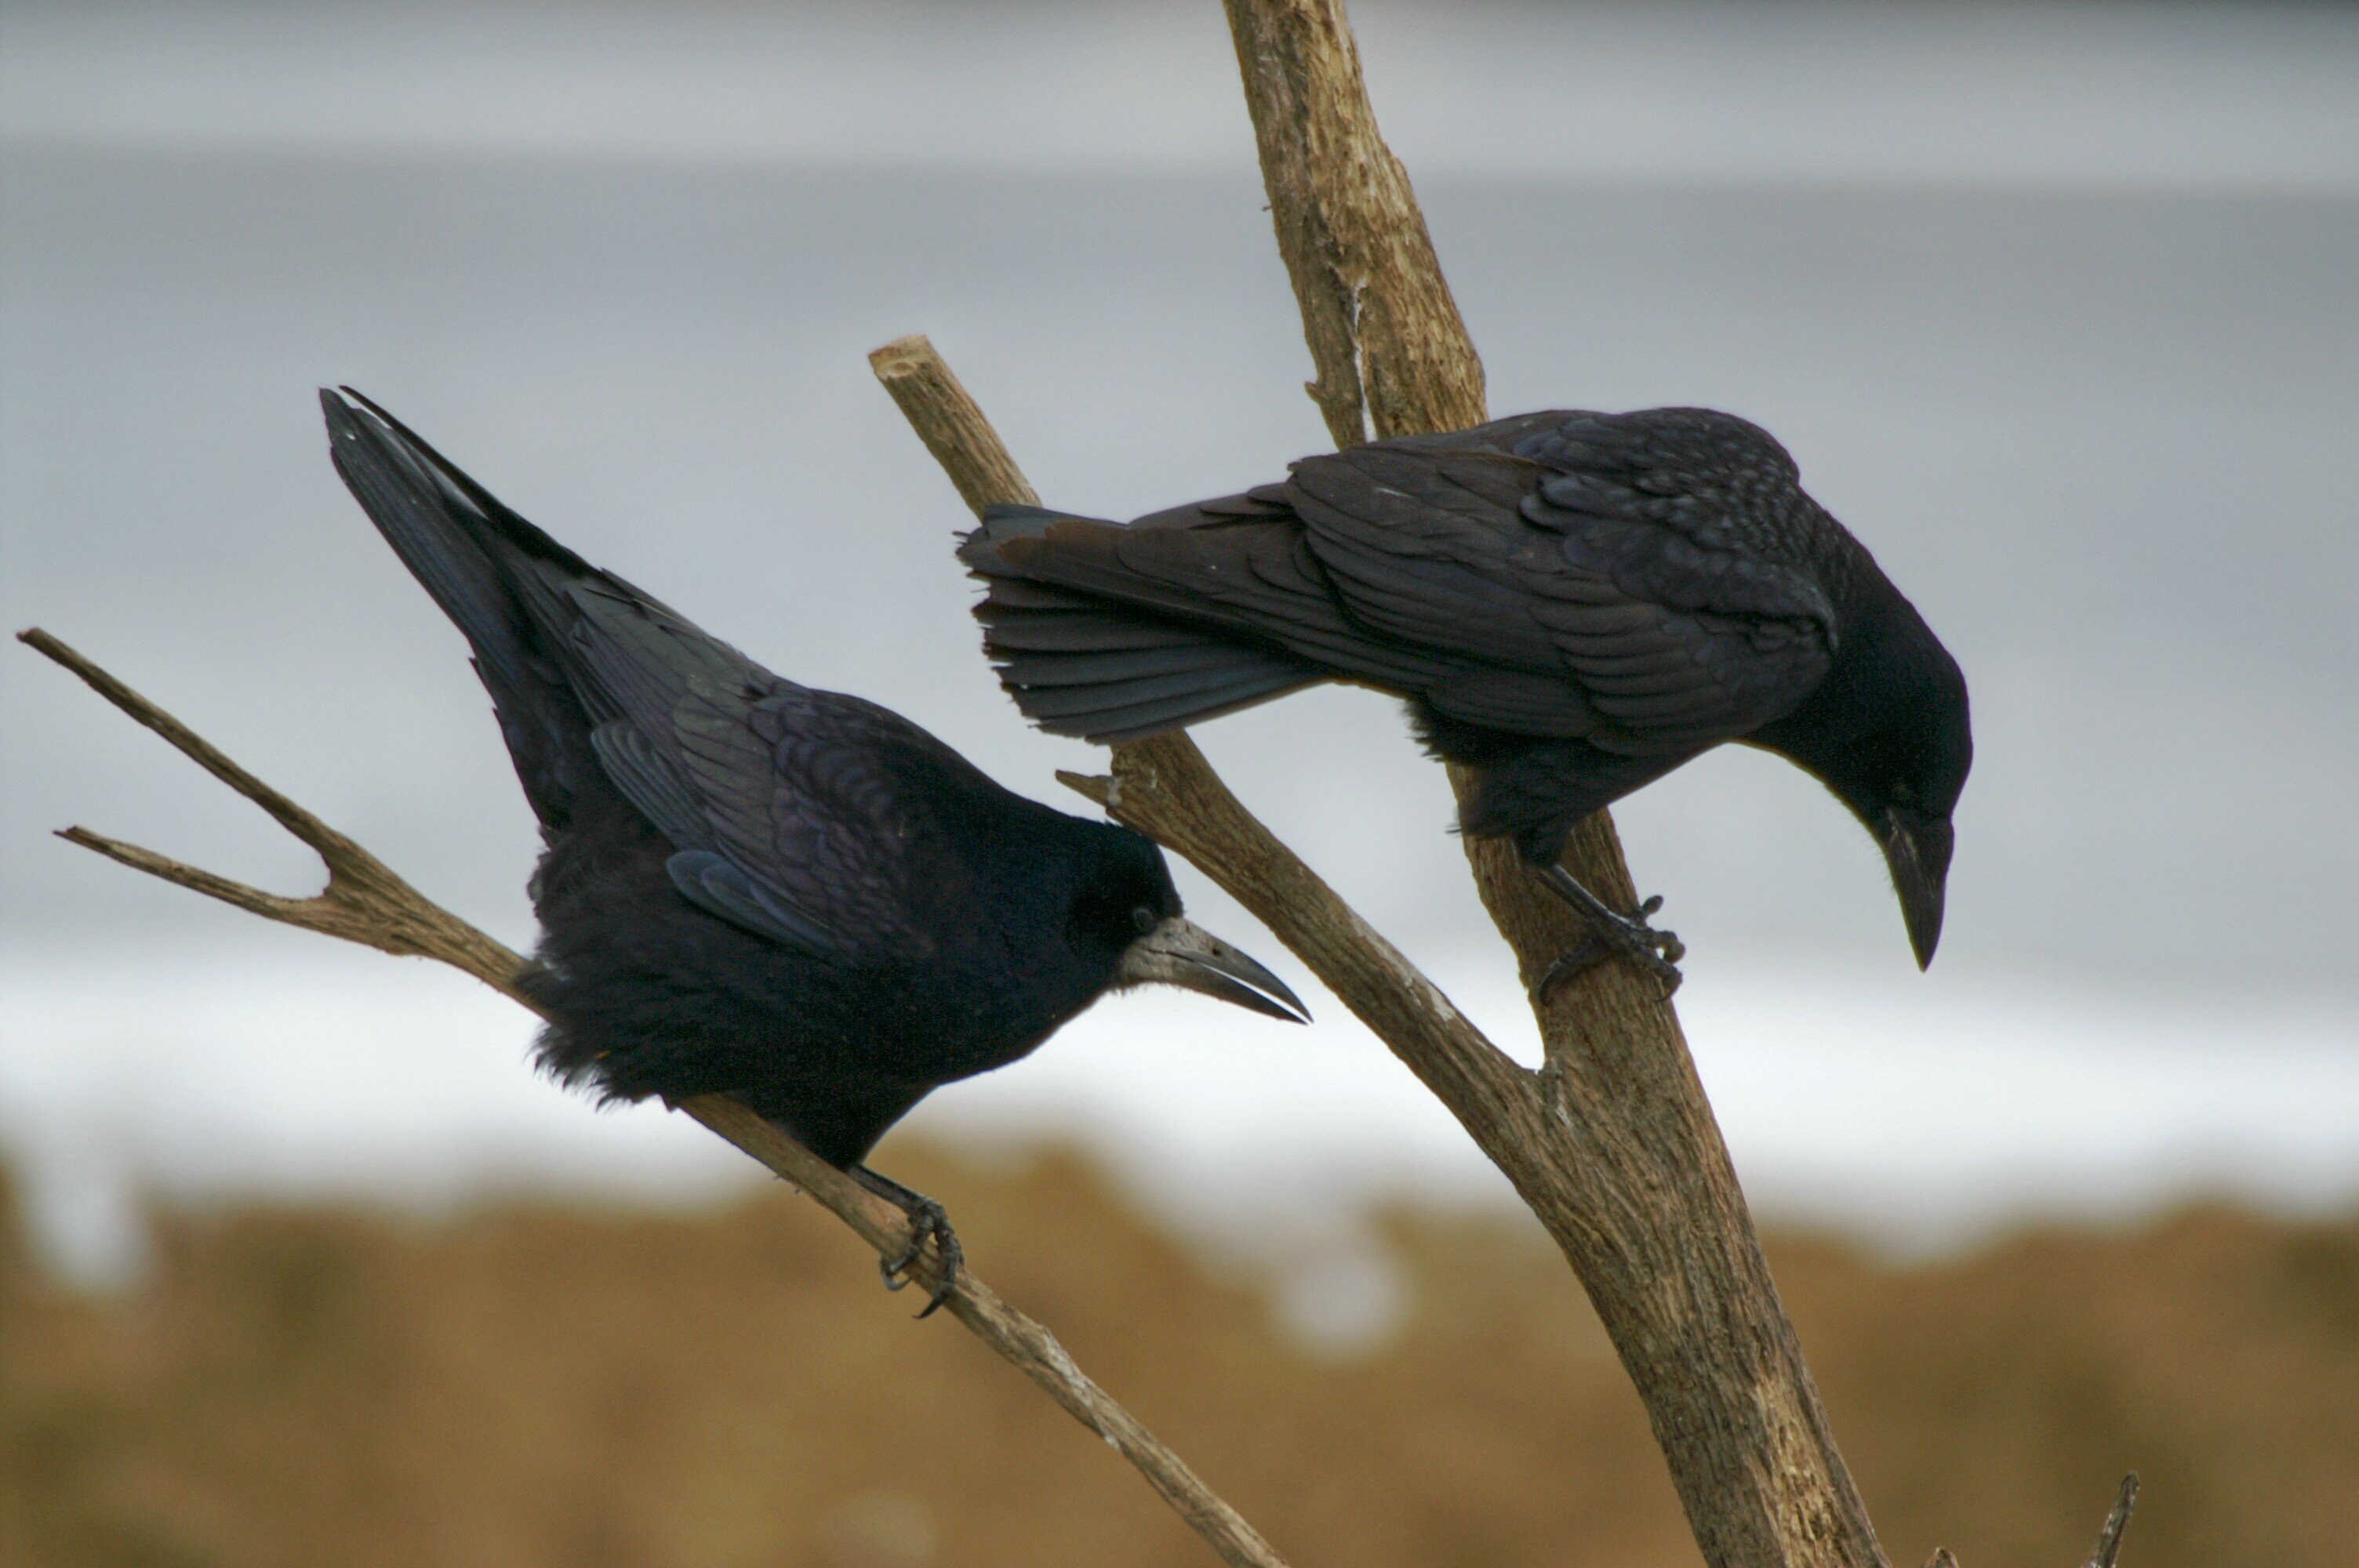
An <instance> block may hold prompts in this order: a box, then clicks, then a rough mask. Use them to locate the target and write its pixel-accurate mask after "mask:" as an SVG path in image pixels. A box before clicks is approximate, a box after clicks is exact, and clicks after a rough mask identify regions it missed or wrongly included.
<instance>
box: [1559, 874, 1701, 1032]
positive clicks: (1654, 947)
mask: <svg viewBox="0 0 2359 1568" xmlns="http://www.w3.org/2000/svg"><path fill="white" fill-rule="evenodd" d="M1538 875H1539V879H1540V881H1543V882H1545V883H1547V884H1548V887H1549V891H1550V892H1554V893H1555V894H1556V895H1557V897H1559V898H1560V899H1562V900H1564V902H1565V903H1569V904H1571V905H1572V907H1573V908H1574V909H1575V910H1577V911H1579V912H1580V914H1581V917H1582V919H1583V920H1586V921H1587V922H1589V933H1590V934H1589V935H1587V936H1586V937H1584V938H1582V944H1581V946H1578V947H1575V948H1574V949H1573V950H1572V951H1571V952H1570V953H1567V954H1566V955H1565V956H1564V957H1561V958H1559V959H1558V960H1557V961H1556V962H1555V963H1553V964H1550V965H1549V970H1548V973H1547V974H1545V975H1543V976H1541V977H1540V987H1539V995H1540V998H1541V1000H1547V998H1548V994H1549V991H1550V990H1551V989H1555V986H1556V984H1557V982H1558V981H1560V980H1567V979H1571V978H1572V977H1573V976H1575V975H1577V974H1579V973H1581V972H1582V970H1583V969H1586V968H1589V967H1590V966H1591V965H1592V964H1595V963H1598V962H1601V961H1602V960H1603V959H1604V958H1606V957H1608V956H1613V955H1618V956H1619V957H1624V958H1627V959H1628V960H1629V961H1630V962H1632V963H1634V964H1636V965H1637V966H1638V967H1639V968H1642V969H1645V970H1647V971H1648V972H1649V973H1651V974H1652V975H1653V976H1654V977H1655V978H1656V979H1658V980H1660V981H1661V982H1662V985H1663V995H1664V996H1665V997H1666V998H1668V997H1669V995H1670V994H1671V993H1672V992H1673V991H1675V990H1677V989H1680V959H1681V958H1683V957H1686V956H1687V951H1688V950H1687V945H1686V944H1685V943H1683V942H1681V941H1680V939H1679V938H1678V937H1677V936H1675V935H1672V934H1671V933H1669V932H1668V931H1658V930H1656V929H1655V928H1654V927H1653V926H1651V925H1647V916H1648V915H1650V914H1654V913H1655V911H1657V910H1658V909H1660V908H1662V907H1663V901H1662V900H1661V898H1659V897H1657V898H1650V899H1648V900H1647V902H1646V903H1642V904H1640V905H1639V906H1638V913H1637V914H1635V915H1629V914H1614V911H1612V910H1611V909H1608V908H1607V907H1606V906H1605V901H1604V900H1603V899H1601V898H1599V897H1598V896H1597V895H1596V894H1595V893H1593V892H1590V891H1589V890H1588V889H1587V888H1585V887H1583V886H1582V885H1581V881H1580V879H1578V878H1576V877H1575V876H1574V875H1573V874H1572V873H1571V871H1566V870H1565V869H1564V868H1563V867H1562V866H1557V865H1550V866H1543V867H1541V868H1540V869H1539V872H1538Z"/></svg>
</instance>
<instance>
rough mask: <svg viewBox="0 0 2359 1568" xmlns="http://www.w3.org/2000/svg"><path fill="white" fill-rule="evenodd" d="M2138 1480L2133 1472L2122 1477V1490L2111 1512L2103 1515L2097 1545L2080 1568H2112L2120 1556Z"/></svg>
mask: <svg viewBox="0 0 2359 1568" xmlns="http://www.w3.org/2000/svg"><path fill="white" fill-rule="evenodd" d="M2137 1495H2138V1478H2137V1472H2136V1471H2135V1470H2133V1471H2131V1472H2130V1473H2129V1474H2128V1475H2126V1476H2123V1477H2122V1489H2121V1491H2120V1492H2119V1493H2117V1494H2115V1496H2114V1506H2113V1509H2112V1511H2111V1512H2109V1513H2107V1514H2106V1515H2105V1524H2104V1529H2103V1530H2099V1531H2097V1544H2096V1547H2095V1549H2094V1550H2093V1551H2092V1552H2090V1553H2089V1561H2088V1562H2086V1563H2083V1564H2082V1568H2114V1561H2115V1560H2116V1559H2117V1558H2119V1557H2120V1556H2121V1554H2122V1532H2123V1531H2125V1530H2128V1529H2129V1527H2130V1510H2131V1509H2134V1508H2136V1507H2137Z"/></svg>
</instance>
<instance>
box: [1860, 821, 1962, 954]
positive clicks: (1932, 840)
mask: <svg viewBox="0 0 2359 1568" xmlns="http://www.w3.org/2000/svg"><path fill="white" fill-rule="evenodd" d="M1879 837H1880V838H1882V839H1883V840H1884V861H1885V864H1886V865H1888V866H1890V867H1891V868H1892V888H1893V891H1894V892H1897V893H1898V894H1899V895H1900V916H1901V918H1902V919H1903V920H1906V921H1907V922H1908V946H1911V947H1913V948H1915V949H1916V950H1917V967H1918V968H1920V969H1921V968H1926V967H1927V966H1928V965H1930V964H1931V963H1932V961H1933V949H1934V948H1935V947H1937V946H1940V941H1941V903H1942V894H1943V890H1944V889H1945V888H1946V887H1947V886H1948V885H1949V880H1950V851H1951V849H1953V848H1954V847H1955V846H1956V843H1957V839H1956V838H1955V836H1954V834H1953V833H1952V831H1951V827H1950V821H1949V818H1947V817H1940V818H1930V817H1922V816H1908V815H1904V814H1903V813H1901V812H1898V811H1886V813H1885V814H1884V831H1883V833H1882V834H1881V835H1879Z"/></svg>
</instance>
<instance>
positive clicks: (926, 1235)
mask: <svg viewBox="0 0 2359 1568" xmlns="http://www.w3.org/2000/svg"><path fill="white" fill-rule="evenodd" d="M850 1175H851V1176H852V1178H853V1180H854V1181H856V1182H858V1183H859V1184H861V1185H862V1186H864V1187H866V1188H867V1189H868V1190H869V1191H870V1192H872V1193H875V1195H877V1196H878V1197H881V1198H883V1199H885V1200H886V1202H888V1203H891V1204H893V1205H895V1206H897V1207H898V1208H899V1209H900V1210H901V1212H902V1213H903V1214H906V1215H908V1217H909V1238H908V1242H907V1243H906V1244H904V1245H903V1247H902V1249H901V1250H900V1251H899V1252H898V1253H897V1254H896V1255H894V1256H893V1257H890V1258H880V1259H878V1260H877V1263H876V1267H877V1271H879V1272H880V1273H882V1274H883V1275H884V1276H885V1288H886V1290H888V1291H897V1290H900V1289H902V1288H903V1287H905V1286H907V1285H908V1282H909V1280H910V1274H909V1270H910V1268H911V1267H912V1266H913V1265H914V1264H915V1263H916V1262H917V1261H918V1259H919V1255H920V1254H922V1253H923V1252H924V1251H925V1249H926V1243H927V1242H928V1241H931V1242H932V1243H933V1244H934V1256H935V1257H936V1258H937V1259H939V1260H940V1263H941V1268H940V1278H939V1279H938V1280H937V1281H935V1284H934V1290H933V1293H932V1295H930V1296H929V1297H928V1298H927V1301H926V1308H925V1310H924V1311H923V1312H921V1313H919V1314H918V1316H919V1318H920V1319H924V1318H929V1317H931V1316H933V1315H934V1314H935V1313H937V1312H939V1311H940V1310H941V1306H942V1303H944V1302H947V1301H949V1300H950V1299H951V1297H952V1296H953V1295H956V1294H957V1293H958V1281H959V1274H960V1272H961V1271H962V1270H963V1269H964V1268H965V1265H966V1249H965V1248H963V1247H962V1246H960V1245H959V1238H958V1232H957V1231H955V1230H952V1229H951V1217H950V1213H949V1211H948V1210H946V1209H944V1208H943V1207H942V1206H941V1205H940V1204H938V1203H936V1202H935V1201H934V1200H933V1199H931V1198H929V1197H928V1196H926V1195H924V1194H923V1193H914V1192H911V1191H910V1190H909V1189H908V1188H907V1187H905V1186H903V1185H902V1184H900V1183H898V1182H897V1181H894V1180H893V1179H892V1178H891V1177H889V1176H880V1175H878V1174H877V1173H875V1172H874V1171H872V1170H870V1169H869V1168H868V1167H867V1166H865V1165H854V1166H853V1167H852V1168H851V1170H850Z"/></svg>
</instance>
